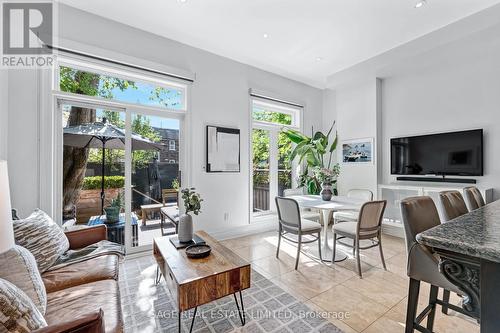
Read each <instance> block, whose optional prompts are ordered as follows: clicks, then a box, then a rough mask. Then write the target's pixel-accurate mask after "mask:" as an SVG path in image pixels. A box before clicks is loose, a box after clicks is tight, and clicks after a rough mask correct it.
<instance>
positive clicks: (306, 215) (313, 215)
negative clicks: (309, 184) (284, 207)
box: [283, 187, 321, 221]
mask: <svg viewBox="0 0 500 333" xmlns="http://www.w3.org/2000/svg"><path fill="white" fill-rule="evenodd" d="M306 194H307V190H306V188H305V187H298V188H287V189H285V190H283V196H284V197H290V196H292V195H306ZM319 214H320V212H319V211H318V210H314V209H311V208H302V207H301V208H300V216H302V218H303V219H306V220H313V221H320V220H321V217H320V215H319Z"/></svg>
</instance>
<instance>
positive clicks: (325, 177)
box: [282, 122, 340, 194]
mask: <svg viewBox="0 0 500 333" xmlns="http://www.w3.org/2000/svg"><path fill="white" fill-rule="evenodd" d="M334 126H335V122H334V123H333V125H332V126H331V127H330V130H329V131H328V133H327V134H324V133H322V132H320V131H318V132H316V133H314V135H313V136H312V137H309V136H307V135H305V134H303V133H301V132H299V131H297V130H294V129H290V128H284V129H283V130H282V133H284V134H285V135H286V136H287V137H288V139H289V140H290V141H292V142H293V143H295V144H296V146H295V148H294V149H293V150H292V152H291V153H290V160H292V161H293V160H295V159H298V163H299V164H301V163H302V162H304V164H305V165H304V168H303V169H302V172H301V174H300V175H299V177H298V183H299V186H301V187H305V188H307V192H308V193H309V194H320V192H321V190H322V183H324V185H325V186H327V187H328V185H330V186H331V187H330V190H332V194H335V193H336V189H335V188H333V187H332V186H333V185H334V183H336V179H337V177H338V175H339V173H340V166H339V164H334V165H332V157H333V154H334V152H335V150H336V149H337V143H338V136H337V133H335V137H334V139H333V141H332V142H331V143H330V135H331V133H332V131H333V127H334ZM319 170H322V171H319ZM325 181H326V182H325ZM328 181H330V182H331V184H328ZM327 191H328V189H327Z"/></svg>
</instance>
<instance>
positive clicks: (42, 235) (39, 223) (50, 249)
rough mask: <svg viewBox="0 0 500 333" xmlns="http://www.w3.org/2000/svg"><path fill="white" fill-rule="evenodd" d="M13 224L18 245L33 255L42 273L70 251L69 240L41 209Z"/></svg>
mask: <svg viewBox="0 0 500 333" xmlns="http://www.w3.org/2000/svg"><path fill="white" fill-rule="evenodd" d="M13 223H14V236H15V238H16V243H17V244H19V245H21V246H22V247H25V248H27V249H28V250H29V251H30V252H31V253H33V255H34V256H35V259H36V262H37V264H38V269H39V270H40V272H41V273H43V272H45V271H46V270H47V269H48V268H50V266H52V265H53V264H54V262H55V261H56V260H57V258H58V257H59V256H60V255H61V254H63V253H64V252H66V251H67V250H68V249H69V242H68V238H67V237H66V235H65V234H64V232H63V231H62V229H61V228H60V227H59V226H58V225H57V224H56V223H55V222H54V221H53V220H52V219H51V218H50V217H49V216H48V215H47V214H45V213H44V212H43V211H41V210H39V209H37V210H35V211H34V212H33V213H32V214H31V215H30V216H28V217H27V218H25V219H22V220H15V221H13Z"/></svg>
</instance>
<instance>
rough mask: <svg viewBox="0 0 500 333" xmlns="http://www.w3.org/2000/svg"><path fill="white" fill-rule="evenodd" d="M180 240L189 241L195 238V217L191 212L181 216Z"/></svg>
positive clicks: (182, 241)
mask: <svg viewBox="0 0 500 333" xmlns="http://www.w3.org/2000/svg"><path fill="white" fill-rule="evenodd" d="M178 230H179V234H178V235H177V237H179V242H181V243H187V242H190V241H191V240H192V239H193V217H192V216H191V215H189V214H182V215H181V216H180V217H179V228H178Z"/></svg>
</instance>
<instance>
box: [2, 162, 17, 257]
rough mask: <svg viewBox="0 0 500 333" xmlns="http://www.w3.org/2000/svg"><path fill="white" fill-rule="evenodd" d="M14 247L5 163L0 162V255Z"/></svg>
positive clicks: (7, 175)
mask: <svg viewBox="0 0 500 333" xmlns="http://www.w3.org/2000/svg"><path fill="white" fill-rule="evenodd" d="M13 246H14V229H13V227H12V210H11V206H10V188H9V174H8V172H7V161H2V160H0V253H3V252H6V251H8V250H10V249H11V248H12V247H13Z"/></svg>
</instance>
